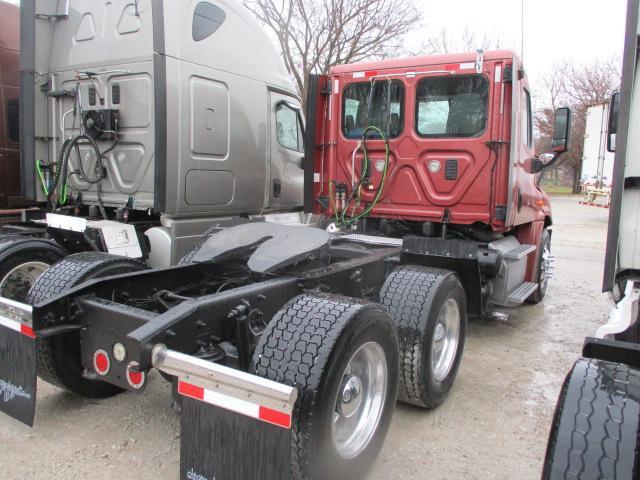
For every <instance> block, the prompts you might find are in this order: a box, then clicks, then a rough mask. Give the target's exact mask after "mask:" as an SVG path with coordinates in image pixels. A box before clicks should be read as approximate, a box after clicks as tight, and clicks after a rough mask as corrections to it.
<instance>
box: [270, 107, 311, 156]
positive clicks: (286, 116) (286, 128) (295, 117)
mask: <svg viewBox="0 0 640 480" xmlns="http://www.w3.org/2000/svg"><path fill="white" fill-rule="evenodd" d="M276 132H277V136H278V143H280V145H282V146H283V147H284V148H287V149H289V150H295V151H296V152H302V151H304V135H303V133H302V124H301V123H300V115H299V113H298V110H295V109H293V108H291V107H290V106H289V105H288V104H287V103H284V102H283V103H280V104H278V106H277V107H276Z"/></svg>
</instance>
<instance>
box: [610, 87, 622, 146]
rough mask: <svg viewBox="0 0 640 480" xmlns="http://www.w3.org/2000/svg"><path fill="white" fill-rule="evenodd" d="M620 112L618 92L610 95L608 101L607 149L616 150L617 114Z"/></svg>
mask: <svg viewBox="0 0 640 480" xmlns="http://www.w3.org/2000/svg"><path fill="white" fill-rule="evenodd" d="M619 114H620V92H615V93H614V94H613V95H611V102H610V103H609V126H608V128H607V151H609V152H615V151H616V136H617V133H618V115H619Z"/></svg>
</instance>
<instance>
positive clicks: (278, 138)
mask: <svg viewBox="0 0 640 480" xmlns="http://www.w3.org/2000/svg"><path fill="white" fill-rule="evenodd" d="M269 119H270V123H271V128H270V131H271V136H270V142H271V162H270V176H269V180H270V181H269V185H268V186H267V188H268V190H269V208H270V209H272V210H274V209H296V208H299V207H302V203H303V188H304V170H303V160H304V126H303V123H302V108H301V107H300V103H299V102H298V100H297V99H295V98H294V97H290V96H288V95H282V94H280V93H276V92H271V94H270V115H269Z"/></svg>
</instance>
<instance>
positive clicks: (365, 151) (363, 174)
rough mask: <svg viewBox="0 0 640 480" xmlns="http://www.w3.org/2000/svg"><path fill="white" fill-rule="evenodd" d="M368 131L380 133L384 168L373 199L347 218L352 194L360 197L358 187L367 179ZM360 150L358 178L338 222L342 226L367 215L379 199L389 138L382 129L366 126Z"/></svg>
mask: <svg viewBox="0 0 640 480" xmlns="http://www.w3.org/2000/svg"><path fill="white" fill-rule="evenodd" d="M370 131H374V132H376V133H377V134H378V135H380V138H382V140H383V141H384V147H385V155H384V168H383V170H382V177H381V179H380V183H379V185H378V188H377V190H376V194H375V196H374V197H373V200H372V201H371V203H370V204H369V205H368V206H367V207H366V208H365V209H364V210H363V211H362V212H360V213H359V214H357V215H355V216H351V217H349V218H347V216H346V213H347V211H348V209H349V208H348V207H349V204H350V203H351V202H352V201H353V198H354V196H357V197H358V200H359V199H360V189H361V187H362V185H363V184H364V181H365V179H367V178H368V176H369V151H368V149H367V134H368V133H369V132H370ZM362 152H363V159H362V168H361V174H360V179H359V180H358V183H356V185H355V186H354V187H353V189H352V190H351V193H350V194H349V198H348V200H347V202H346V203H345V207H344V210H343V211H342V214H341V215H340V223H341V224H342V225H344V226H348V225H350V224H352V223H353V222H356V221H358V220H359V219H361V218H363V217H366V216H367V215H369V213H371V211H372V210H373V209H374V208H375V206H376V205H377V204H378V202H379V201H380V197H381V195H382V190H383V189H384V185H385V182H386V180H387V172H388V171H389V154H390V152H389V140H388V139H387V136H386V135H385V133H384V132H383V131H382V130H380V129H379V128H378V127H375V126H373V125H371V126H369V127H367V128H366V129H365V130H364V132H363V133H362Z"/></svg>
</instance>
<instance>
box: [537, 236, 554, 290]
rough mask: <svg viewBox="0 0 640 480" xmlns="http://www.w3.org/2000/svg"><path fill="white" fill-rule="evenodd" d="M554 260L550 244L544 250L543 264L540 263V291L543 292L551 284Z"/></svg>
mask: <svg viewBox="0 0 640 480" xmlns="http://www.w3.org/2000/svg"><path fill="white" fill-rule="evenodd" d="M552 258H553V257H552V256H551V249H550V248H549V244H546V245H545V246H544V248H543V250H542V262H541V263H540V289H541V290H542V291H545V290H546V288H547V284H548V283H549V276H550V275H549V272H550V270H551V263H552V260H551V259H552Z"/></svg>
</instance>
